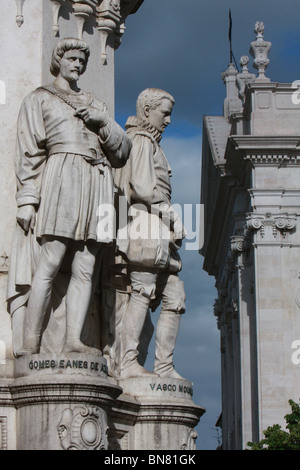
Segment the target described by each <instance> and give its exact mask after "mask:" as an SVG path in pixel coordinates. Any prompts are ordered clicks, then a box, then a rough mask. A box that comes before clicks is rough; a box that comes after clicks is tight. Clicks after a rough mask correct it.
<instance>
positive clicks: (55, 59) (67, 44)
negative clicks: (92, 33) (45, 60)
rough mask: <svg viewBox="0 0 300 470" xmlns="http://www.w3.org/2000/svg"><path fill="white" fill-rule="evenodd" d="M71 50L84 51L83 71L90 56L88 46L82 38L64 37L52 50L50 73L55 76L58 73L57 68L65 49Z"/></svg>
mask: <svg viewBox="0 0 300 470" xmlns="http://www.w3.org/2000/svg"><path fill="white" fill-rule="evenodd" d="M72 50H76V51H81V52H83V53H84V55H85V63H84V67H83V71H82V73H84V72H85V70H86V67H87V63H88V59H89V56H90V49H89V46H88V45H87V44H86V43H85V42H84V41H83V40H82V39H77V38H65V39H62V40H61V41H59V43H58V44H57V46H56V47H55V48H54V50H53V53H52V59H51V64H50V72H51V73H52V75H54V76H55V77H57V75H58V74H59V70H60V62H61V59H62V58H63V56H64V54H65V53H66V52H67V51H72Z"/></svg>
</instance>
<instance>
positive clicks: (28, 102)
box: [8, 38, 131, 356]
mask: <svg viewBox="0 0 300 470" xmlns="http://www.w3.org/2000/svg"><path fill="white" fill-rule="evenodd" d="M89 53H90V52H89V48H88V46H87V45H86V43H85V42H83V41H82V40H79V39H73V38H67V39H62V40H61V41H60V42H59V43H58V45H57V47H56V48H55V49H54V51H53V55H52V62H51V68H50V70H51V73H52V74H53V75H54V76H55V77H56V79H55V81H54V82H53V83H51V84H50V85H48V86H44V87H40V88H38V89H36V90H35V91H33V92H32V93H30V94H29V95H28V96H27V97H26V98H25V99H24V102H23V104H22V107H21V110H20V114H19V119H18V131H17V150H16V162H15V167H16V176H17V195H16V199H17V205H18V212H17V222H18V224H17V228H16V234H15V240H14V243H13V252H12V260H13V262H12V266H11V271H10V275H9V285H8V300H9V305H10V307H11V308H12V309H14V308H17V307H19V306H20V305H22V302H23V303H24V302H27V308H26V313H25V320H24V321H25V325H24V342H23V345H22V346H21V347H20V348H19V350H18V351H16V355H17V356H22V355H28V354H34V353H38V352H39V348H40V342H41V336H42V333H43V328H44V323H45V318H46V315H47V312H48V309H49V303H50V299H51V295H52V288H53V281H54V279H55V277H56V275H57V273H58V271H59V270H60V269H61V267H62V266H63V263H64V262H65V259H66V254H67V253H68V258H67V259H68V263H69V266H68V267H67V268H68V269H69V271H70V280H69V283H68V288H67V292H66V297H65V322H66V334H65V340H64V346H63V351H64V352H83V353H94V352H95V351H94V350H93V349H92V348H90V347H88V346H86V345H85V344H83V343H82V341H81V333H82V329H83V325H84V322H85V319H86V316H87V312H88V309H89V305H90V301H91V294H92V279H93V274H94V270H95V260H96V256H98V255H99V252H101V250H102V249H104V247H105V246H106V245H107V244H108V243H110V242H112V240H113V238H114V234H113V233H107V232H106V236H105V237H103V231H100V234H102V237H101V236H100V237H99V230H98V226H97V224H98V218H97V216H98V213H99V212H98V211H99V207H100V205H101V204H109V205H113V204H114V186H113V177H112V167H121V166H123V165H124V164H125V162H126V160H127V158H128V155H129V152H130V148H131V143H130V139H129V138H128V136H127V135H126V133H125V132H124V131H123V130H122V129H121V127H120V126H119V125H118V124H117V123H116V122H114V121H113V120H112V119H111V118H109V116H108V114H107V112H106V106H105V104H104V103H102V102H100V101H99V100H97V99H96V98H94V97H93V96H92V95H91V94H89V93H85V92H83V91H82V90H81V89H80V88H79V87H78V84H77V82H78V79H79V77H80V75H81V74H83V73H84V71H85V69H86V66H87V62H88V58H89ZM36 245H38V257H37V262H36V266H33V263H31V261H30V260H31V259H32V257H31V251H32V250H33V249H34V247H35V246H36ZM24 286H25V287H26V286H27V289H26V288H25V289H24ZM14 304H16V306H15V307H14ZM57 333H58V332H57ZM58 334H59V333H58Z"/></svg>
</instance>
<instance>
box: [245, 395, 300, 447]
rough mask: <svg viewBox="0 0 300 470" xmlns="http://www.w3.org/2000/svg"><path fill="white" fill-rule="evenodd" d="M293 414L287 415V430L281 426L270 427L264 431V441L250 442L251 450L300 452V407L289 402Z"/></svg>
mask: <svg viewBox="0 0 300 470" xmlns="http://www.w3.org/2000/svg"><path fill="white" fill-rule="evenodd" d="M289 405H290V407H291V413H290V414H287V415H286V416H285V417H284V419H285V421H286V429H287V431H284V430H283V429H282V428H281V426H280V425H279V424H274V425H273V426H269V427H268V428H267V429H266V430H265V431H264V436H265V437H264V439H262V440H261V441H260V442H248V446H249V447H250V448H251V450H300V405H299V404H297V403H295V402H294V401H293V400H289Z"/></svg>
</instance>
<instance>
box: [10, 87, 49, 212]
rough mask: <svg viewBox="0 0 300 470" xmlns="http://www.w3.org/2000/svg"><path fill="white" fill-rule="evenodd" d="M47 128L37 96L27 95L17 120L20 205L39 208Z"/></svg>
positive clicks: (16, 164)
mask: <svg viewBox="0 0 300 470" xmlns="http://www.w3.org/2000/svg"><path fill="white" fill-rule="evenodd" d="M45 140H46V134H45V126H44V119H43V114H42V106H41V100H40V98H39V97H38V95H37V94H36V93H34V92H33V93H32V94H30V95H28V96H27V97H26V98H25V99H24V101H23V104H22V106H21V109H20V113H19V117H18V129H17V145H16V155H15V169H16V177H17V194H16V199H17V205H18V206H19V207H20V206H23V205H26V204H33V205H38V204H39V200H40V187H41V179H42V174H43V170H44V164H45V161H46V147H45Z"/></svg>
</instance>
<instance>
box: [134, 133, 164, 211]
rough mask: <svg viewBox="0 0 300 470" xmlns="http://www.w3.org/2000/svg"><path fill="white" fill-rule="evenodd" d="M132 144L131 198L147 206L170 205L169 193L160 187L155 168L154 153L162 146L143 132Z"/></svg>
mask: <svg viewBox="0 0 300 470" xmlns="http://www.w3.org/2000/svg"><path fill="white" fill-rule="evenodd" d="M132 144H133V145H132V150H131V155H130V159H131V174H130V177H129V184H130V187H131V200H132V201H134V202H137V203H142V204H145V205H147V206H151V205H153V204H160V203H167V204H168V205H169V204H170V199H169V195H168V194H167V193H166V192H164V191H163V190H161V189H160V188H159V185H158V182H157V172H156V171H155V168H154V153H157V152H160V148H159V147H158V145H157V144H154V143H153V142H152V140H151V139H150V138H149V137H147V136H145V135H143V134H136V135H135V136H134V137H133V139H132Z"/></svg>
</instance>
